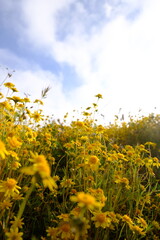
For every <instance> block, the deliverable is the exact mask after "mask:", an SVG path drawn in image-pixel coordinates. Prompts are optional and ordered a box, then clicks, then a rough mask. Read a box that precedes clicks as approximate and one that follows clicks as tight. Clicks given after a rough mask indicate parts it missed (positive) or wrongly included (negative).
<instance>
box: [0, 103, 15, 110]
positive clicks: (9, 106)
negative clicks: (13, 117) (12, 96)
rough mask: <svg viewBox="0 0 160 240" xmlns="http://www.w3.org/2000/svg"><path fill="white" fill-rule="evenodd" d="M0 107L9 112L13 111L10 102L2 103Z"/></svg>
mask: <svg viewBox="0 0 160 240" xmlns="http://www.w3.org/2000/svg"><path fill="white" fill-rule="evenodd" d="M0 106H2V107H3V108H6V109H7V110H11V109H12V106H11V104H9V102H8V101H4V102H1V103H0Z"/></svg>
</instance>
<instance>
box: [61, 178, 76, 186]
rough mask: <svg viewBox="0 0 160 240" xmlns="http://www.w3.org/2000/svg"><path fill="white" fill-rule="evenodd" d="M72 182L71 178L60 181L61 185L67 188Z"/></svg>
mask: <svg viewBox="0 0 160 240" xmlns="http://www.w3.org/2000/svg"><path fill="white" fill-rule="evenodd" d="M74 184H75V183H74V182H73V180H72V179H63V180H62V182H61V187H64V188H67V187H71V186H72V185H74Z"/></svg>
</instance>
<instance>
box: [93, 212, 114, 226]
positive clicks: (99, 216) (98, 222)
mask: <svg viewBox="0 0 160 240" xmlns="http://www.w3.org/2000/svg"><path fill="white" fill-rule="evenodd" d="M92 220H93V221H94V223H95V226H96V228H98V227H102V228H106V227H110V225H111V221H112V220H111V218H110V217H109V216H107V214H106V213H105V212H104V213H103V212H99V213H95V214H94V217H92Z"/></svg>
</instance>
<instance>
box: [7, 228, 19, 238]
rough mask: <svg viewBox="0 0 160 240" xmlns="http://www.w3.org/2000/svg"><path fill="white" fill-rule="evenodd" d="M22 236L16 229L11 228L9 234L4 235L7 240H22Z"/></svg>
mask: <svg viewBox="0 0 160 240" xmlns="http://www.w3.org/2000/svg"><path fill="white" fill-rule="evenodd" d="M22 235H23V233H22V232H18V228H11V229H10V232H7V233H6V236H7V237H8V239H7V240H23V239H22Z"/></svg>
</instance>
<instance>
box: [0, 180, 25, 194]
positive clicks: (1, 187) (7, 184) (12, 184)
mask: <svg viewBox="0 0 160 240" xmlns="http://www.w3.org/2000/svg"><path fill="white" fill-rule="evenodd" d="M18 189H21V187H19V186H17V181H16V180H15V179H14V178H7V180H6V181H1V183H0V192H4V196H6V197H10V196H13V195H14V193H19V190H18Z"/></svg>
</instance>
